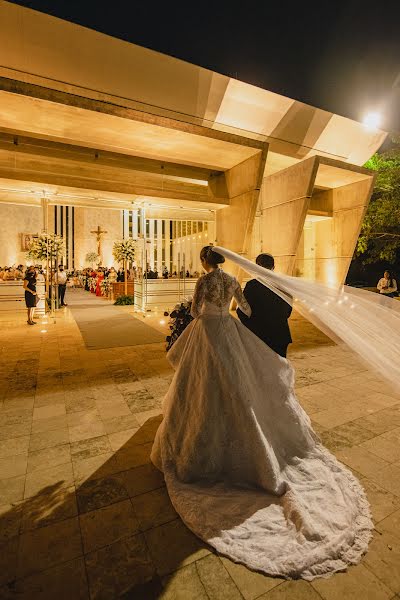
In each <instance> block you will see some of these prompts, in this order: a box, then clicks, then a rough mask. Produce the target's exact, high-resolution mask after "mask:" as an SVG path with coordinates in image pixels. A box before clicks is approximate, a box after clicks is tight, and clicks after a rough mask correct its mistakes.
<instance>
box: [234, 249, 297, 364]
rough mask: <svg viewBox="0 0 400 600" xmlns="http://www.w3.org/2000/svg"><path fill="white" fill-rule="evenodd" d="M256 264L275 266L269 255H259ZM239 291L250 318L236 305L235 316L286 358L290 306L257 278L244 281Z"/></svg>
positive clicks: (288, 340)
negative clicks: (248, 309)
mask: <svg viewBox="0 0 400 600" xmlns="http://www.w3.org/2000/svg"><path fill="white" fill-rule="evenodd" d="M256 264H257V265H260V266H261V267H264V268H265V269H271V270H272V271H273V270H274V268H275V261H274V257H273V256H272V255H271V254H259V255H258V256H257V258H256ZM243 293H244V296H245V298H246V300H247V302H248V303H249V304H250V308H251V317H247V316H246V315H245V314H244V313H243V312H242V311H241V310H240V309H239V308H238V309H237V311H236V312H237V315H238V317H239V319H240V320H241V322H242V323H243V325H246V327H247V328H248V329H250V331H252V332H253V333H255V334H256V336H257V337H259V338H260V339H261V340H262V341H263V342H265V343H266V344H267V345H268V346H269V347H270V348H272V350H274V351H275V352H276V353H277V354H280V355H281V356H283V357H284V358H286V353H287V347H288V345H289V344H290V343H291V341H292V337H291V335H290V329H289V324H288V318H289V317H290V315H291V312H292V307H291V306H290V305H289V304H287V302H285V301H284V300H282V298H280V297H279V296H277V295H276V294H274V292H273V291H272V290H270V289H269V288H267V287H266V286H265V285H263V284H262V283H260V282H259V281H258V280H257V279H252V280H251V281H249V282H248V283H246V286H245V288H244V290H243Z"/></svg>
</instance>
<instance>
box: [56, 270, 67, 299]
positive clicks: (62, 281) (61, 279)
mask: <svg viewBox="0 0 400 600" xmlns="http://www.w3.org/2000/svg"><path fill="white" fill-rule="evenodd" d="M56 277H57V283H58V306H67V305H66V303H65V290H66V288H67V279H68V277H67V274H66V272H65V271H64V267H63V266H62V265H60V266H59V268H58V273H57V276H56Z"/></svg>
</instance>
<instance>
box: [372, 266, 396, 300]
mask: <svg viewBox="0 0 400 600" xmlns="http://www.w3.org/2000/svg"><path fill="white" fill-rule="evenodd" d="M376 287H377V288H378V290H379V293H380V294H384V295H385V296H388V297H389V298H395V297H396V296H398V293H397V282H396V280H395V279H394V277H393V275H392V274H391V272H390V271H385V272H384V274H383V277H382V278H381V279H380V280H379V281H378V285H377V286H376Z"/></svg>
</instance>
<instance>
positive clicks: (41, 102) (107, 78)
mask: <svg viewBox="0 0 400 600" xmlns="http://www.w3.org/2000/svg"><path fill="white" fill-rule="evenodd" d="M0 48H1V55H2V61H1V62H2V66H1V67H0V201H1V202H11V203H21V204H34V203H36V204H38V203H40V195H42V196H43V193H44V194H45V195H46V197H47V198H48V199H49V201H50V203H53V204H71V205H74V206H97V207H103V208H105V207H109V208H130V207H131V206H132V202H143V201H147V202H149V203H152V205H153V207H154V210H156V207H157V205H159V207H160V210H162V211H164V210H165V209H166V208H168V207H170V208H171V209H177V208H179V207H182V208H183V209H186V208H188V207H191V208H196V209H198V210H217V214H219V217H218V218H217V238H218V242H219V243H221V244H225V245H229V246H230V247H231V248H232V249H233V250H236V251H238V252H241V253H246V252H247V251H248V247H249V243H250V238H251V233H252V228H253V223H254V219H255V215H256V211H257V206H260V205H259V192H260V189H261V188H263V189H264V188H265V187H266V186H267V185H269V182H272V183H273V186H275V188H276V189H279V190H280V192H282V190H285V191H284V193H283V192H282V193H283V196H282V197H287V198H289V200H290V202H292V200H293V198H292V196H293V194H292V192H290V191H288V189H287V186H288V185H289V187H290V185H291V184H290V181H291V178H293V177H292V173H293V174H299V173H302V174H303V171H304V169H302V168H300V170H299V169H297V170H296V169H295V167H296V166H297V165H299V163H302V162H305V163H307V161H309V160H311V159H315V161H314V162H313V163H312V164H313V165H314V166H313V167H312V169H311V171H310V174H309V175H308V169H307V168H306V169H305V171H304V172H306V173H307V177H306V178H305V183H304V186H303V188H304V189H303V188H302V192H301V193H302V194H305V196H307V194H308V196H307V197H308V198H309V201H307V202H305V203H303V204H302V207H303V208H302V209H301V210H300V211H297V213H296V214H297V215H298V218H299V221H298V223H297V225H296V228H295V230H296V232H297V233H296V236H295V238H296V240H297V241H296V243H299V236H300V230H301V227H302V223H303V222H304V218H305V216H306V213H307V210H309V211H311V210H312V206H313V203H312V202H311V196H312V195H313V194H314V195H315V192H316V191H317V190H330V189H342V188H344V187H346V186H351V185H356V184H357V183H362V182H363V180H365V179H368V180H371V181H372V178H371V175H370V174H369V173H368V172H367V171H365V169H362V167H361V165H362V164H364V163H365V161H366V160H367V159H368V158H369V157H370V156H371V155H372V154H373V153H374V152H375V151H376V150H377V149H378V148H379V147H380V145H381V144H382V142H383V140H384V139H385V136H386V133H385V132H383V131H380V130H371V129H368V128H367V127H365V126H364V125H363V124H361V123H358V122H356V121H352V120H350V119H347V118H345V117H342V116H339V115H335V114H333V113H330V112H327V111H324V110H321V109H318V108H314V107H312V106H308V105H306V104H304V103H301V102H298V101H296V100H293V99H290V98H286V97H284V96H281V95H279V94H275V93H274V92H270V91H268V90H263V89H259V88H257V87H255V86H252V85H249V84H246V83H244V82H241V81H237V80H235V79H232V78H229V77H226V76H223V75H220V74H218V73H214V72H212V71H209V70H207V69H203V68H201V67H197V66H195V65H191V64H188V63H186V62H183V61H180V60H177V59H175V58H172V57H169V56H165V55H162V54H160V53H157V52H154V51H152V50H148V49H145V48H141V47H140V46H137V45H135V44H130V43H128V42H124V41H122V40H118V39H115V38H112V37H110V36H107V35H105V34H101V33H98V32H96V31H93V30H90V29H87V28H84V27H81V26H78V25H75V24H72V23H69V22H66V21H63V20H61V19H58V18H55V17H51V16H49V15H45V14H42V13H39V12H36V11H33V10H30V9H27V8H24V7H21V6H17V5H14V4H11V3H9V2H6V1H5V0H0ZM307 164H308V163H307ZM291 169H295V170H294V171H292V170H291ZM276 174H282V176H280V178H279V185H278V184H277V180H276V179H274V180H272V179H270V178H271V177H274V176H275V175H276ZM296 176H297V175H296ZM302 176H303V175H302ZM307 178H311V179H309V180H308V179H307ZM306 180H307V181H308V183H307V182H306ZM310 182H312V184H311V183H310ZM282 186H283V187H282ZM272 189H274V188H273V187H271V190H272ZM294 189H297V188H296V185H295V186H294ZM370 189H371V186H368V190H370ZM265 193H267V196H268V199H267V200H265V198H266V197H267V196H265ZM265 193H264V196H263V197H264V200H263V202H264V203H265V202H266V204H265V210H268V211H269V213H271V214H272V212H271V211H272V209H273V206H272V204H271V202H272V200H271V198H270V194H268V192H265ZM271 193H272V192H271ZM296 193H297V192H296ZM364 196H365V197H363V200H362V206H363V211H364V210H365V208H366V206H367V204H368V199H369V195H368V194H366V195H364ZM289 200H287V201H289ZM294 200H295V201H296V202H297V199H296V198H294ZM261 210H262V206H261ZM273 210H275V209H273ZM362 214H363V212H362ZM299 215H300V216H299ZM296 218H297V217H296ZM218 223H219V224H218ZM271 223H272V221H271ZM358 225H359V224H358ZM358 225H357V227H355V229H354V228H353V229H354V231H353V234H352V235H353V237H354V235H355V231H356V230H357V231H358ZM265 227H266V229H265V231H266V232H267V231H269V227H270V225H266V226H265ZM232 232H234V233H232ZM264 243H267V245H268V244H269V240H268V239H267V240H265V239H264ZM354 243H355V242H354ZM292 245H293V244H292ZM292 245H290V252H289V250H285V252H288V253H289V254H290V256H291V257H292V258H291V259H290V260H286V259H285V261H283V263H282V264H287V265H289V264H290V265H292V267H290V269H292V268H293V260H294V258H293V257H294V255H295V254H296V252H297V250H296V248H294V247H293V248H292ZM269 248H270V249H271V247H270V246H269ZM272 250H273V248H272ZM349 251H350V250H349V249H347V252H349ZM286 268H288V269H289V267H286ZM290 269H289V270H290Z"/></svg>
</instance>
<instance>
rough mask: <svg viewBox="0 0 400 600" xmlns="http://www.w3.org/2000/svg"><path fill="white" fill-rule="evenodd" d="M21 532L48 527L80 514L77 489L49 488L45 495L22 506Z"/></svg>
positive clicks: (25, 502)
mask: <svg viewBox="0 0 400 600" xmlns="http://www.w3.org/2000/svg"><path fill="white" fill-rule="evenodd" d="M21 512H22V518H21V531H30V530H31V529H37V528H38V527H46V526H47V525H51V524H52V523H55V522H57V521H63V520H64V519H69V518H71V517H75V516H76V515H77V514H78V509H77V503H76V495H75V487H73V486H71V487H67V488H64V487H62V486H60V485H58V484H55V485H52V486H48V487H47V488H46V491H45V492H44V493H43V494H39V495H37V496H33V497H32V498H29V499H27V500H25V501H24V502H23V503H22V504H21Z"/></svg>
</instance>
